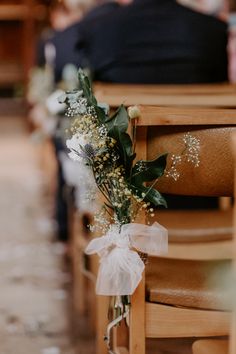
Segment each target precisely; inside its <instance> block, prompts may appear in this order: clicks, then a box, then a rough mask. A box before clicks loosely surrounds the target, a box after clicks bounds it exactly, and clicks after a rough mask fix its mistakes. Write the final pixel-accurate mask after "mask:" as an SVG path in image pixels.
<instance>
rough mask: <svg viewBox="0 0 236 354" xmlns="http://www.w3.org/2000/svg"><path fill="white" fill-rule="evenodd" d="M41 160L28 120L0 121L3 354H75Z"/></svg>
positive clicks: (64, 279) (65, 277) (61, 262)
mask: <svg viewBox="0 0 236 354" xmlns="http://www.w3.org/2000/svg"><path fill="white" fill-rule="evenodd" d="M38 158H39V156H38V155H37V149H36V147H35V146H34V145H33V144H32V142H31V141H30V138H29V134H28V133H27V129H26V124H25V123H24V117H14V116H6V117H0V196H1V197H0V288H1V293H0V354H75V353H77V351H75V350H74V348H75V347H74V345H72V344H74V340H72V338H71V327H70V326H71V324H70V320H69V318H70V316H69V306H68V304H69V303H70V301H69V291H68V289H69V288H70V281H71V279H70V274H69V272H68V271H67V269H66V267H65V264H64V247H63V245H62V244H60V243H58V242H55V241H52V229H51V222H50V221H49V218H48V213H47V206H46V205H45V201H44V197H43V193H42V189H43V183H42V181H43V179H42V173H41V172H40V170H39V160H38ZM86 348H87V347H86ZM86 348H85V349H84V350H83V348H82V347H81V351H80V350H79V354H80V353H81V354H92V352H91V351H88V350H87V349H86Z"/></svg>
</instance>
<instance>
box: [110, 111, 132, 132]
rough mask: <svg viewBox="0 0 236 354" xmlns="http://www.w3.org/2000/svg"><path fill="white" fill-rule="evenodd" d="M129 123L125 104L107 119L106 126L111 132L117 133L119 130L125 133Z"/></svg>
mask: <svg viewBox="0 0 236 354" xmlns="http://www.w3.org/2000/svg"><path fill="white" fill-rule="evenodd" d="M128 125H129V116H128V113H127V111H126V109H125V107H124V106H123V105H121V106H120V107H119V108H118V109H117V111H116V112H115V113H114V114H113V115H112V116H111V117H108V118H107V120H106V126H107V129H108V132H109V133H110V134H116V132H117V130H119V131H120V132H123V133H125V132H126V131H127V129H128Z"/></svg>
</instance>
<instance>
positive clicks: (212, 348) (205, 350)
mask: <svg viewBox="0 0 236 354" xmlns="http://www.w3.org/2000/svg"><path fill="white" fill-rule="evenodd" d="M228 347H229V343H228V341H227V340H226V339H201V340H197V341H196V342H195V343H193V354H228Z"/></svg>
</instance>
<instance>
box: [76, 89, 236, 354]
mask: <svg viewBox="0 0 236 354" xmlns="http://www.w3.org/2000/svg"><path fill="white" fill-rule="evenodd" d="M94 92H95V96H96V98H97V100H98V101H99V102H105V103H107V104H109V105H110V107H111V108H112V109H116V108H117V107H118V106H119V105H120V104H121V103H123V104H124V105H125V106H127V107H129V106H131V105H138V108H139V112H140V115H139V118H138V119H135V120H133V122H132V124H133V125H134V124H135V129H136V151H137V155H138V157H139V159H142V158H143V159H148V160H150V159H152V158H154V157H155V156H156V155H158V154H159V153H163V152H166V151H168V152H172V153H178V151H179V149H180V143H179V141H180V140H181V139H182V137H183V135H184V134H186V133H188V132H191V134H192V135H194V136H195V137H197V138H198V139H199V141H200V164H199V167H197V168H194V167H193V166H191V165H190V164H187V163H185V164H183V166H181V170H180V173H181V178H180V179H179V180H178V181H176V182H175V183H173V182H172V181H171V182H170V180H169V179H167V178H166V179H165V180H164V181H162V182H161V181H160V182H159V183H158V185H157V188H158V190H159V191H160V192H162V193H170V194H174V195H179V196H181V195H182V196H186V195H187V196H192V197H193V198H194V197H197V196H214V197H219V208H218V209H214V210H184V211H183V210H168V209H167V210H160V211H157V212H156V216H155V220H154V221H158V222H159V223H160V224H162V225H164V226H165V227H166V228H168V229H169V253H168V256H167V257H165V258H164V257H162V258H153V257H150V258H149V262H148V265H147V267H146V274H144V275H143V280H142V282H141V284H140V285H139V287H138V288H137V290H136V292H135V293H134V295H133V296H132V298H131V310H130V316H129V319H128V321H126V322H127V323H126V324H124V323H122V325H121V326H118V327H117V328H115V330H113V340H112V345H113V351H114V353H117V354H118V353H120V354H127V353H129V354H145V353H146V349H145V348H146V344H145V343H146V338H194V339H195V340H193V342H194V343H193V347H192V350H193V354H206V353H207V354H211V353H212V354H228V353H229V354H235V353H236V324H235V322H236V320H235V318H236V314H235V313H233V312H232V310H231V308H230V306H229V303H227V301H226V302H222V297H224V296H225V294H224V293H230V292H236V288H235V287H233V285H234V284H233V280H232V279H233V278H231V281H229V282H228V283H227V284H226V285H225V288H224V289H223V290H222V289H220V288H219V287H218V288H217V290H216V288H215V286H213V285H212V284H211V282H208V281H207V279H208V276H210V273H211V274H212V272H214V274H216V275H217V277H219V279H222V272H229V269H232V270H233V271H234V272H235V270H234V269H235V266H234V267H233V266H232V264H234V265H235V264H236V234H235V230H234V228H233V219H234V224H235V222H236V221H235V220H236V209H235V210H234V211H233V207H232V204H233V203H232V199H233V195H234V189H236V187H235V186H236V178H235V177H234V176H236V167H235V166H236V110H235V107H236V86H235V85H228V84H219V85H216V84H214V85H213V84H212V85H210V84H208V85H188V86H186V85H183V86H176V85H168V86H162V85H158V86H155V85H150V86H145V85H121V84H103V83H96V84H95V85H94ZM131 129H132V126H131ZM234 181H235V183H234ZM233 214H234V216H233ZM72 215H73V217H72V219H71V240H70V242H71V249H72V252H71V257H72V263H73V283H74V288H73V289H74V291H73V304H74V309H75V313H76V315H79V316H80V315H81V316H82V315H83V316H84V315H85V314H86V315H87V317H88V323H89V328H90V330H91V332H92V333H94V334H95V336H96V354H105V353H107V352H108V351H107V347H106V343H105V342H104V340H103V336H104V334H105V332H106V327H107V324H108V320H107V312H108V306H109V299H108V298H107V297H104V296H96V295H95V292H94V284H95V278H96V272H97V269H98V259H97V257H96V256H92V257H89V258H88V257H87V256H86V255H85V254H84V252H83V250H84V249H85V247H86V245H87V243H88V242H89V240H90V239H91V237H93V235H91V233H90V231H89V230H88V228H87V225H88V223H89V221H90V219H91V218H92V215H90V214H89V213H86V214H84V213H81V212H80V210H74V209H73V213H72ZM138 222H141V223H145V216H144V215H141V216H140V220H138ZM225 274H226V273H225ZM227 274H228V273H227ZM223 278H224V273H223Z"/></svg>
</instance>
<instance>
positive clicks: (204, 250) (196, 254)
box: [167, 240, 233, 260]
mask: <svg viewBox="0 0 236 354" xmlns="http://www.w3.org/2000/svg"><path fill="white" fill-rule="evenodd" d="M209 245H210V247H209ZM232 253H233V250H232V241H231V240H228V241H219V242H211V243H210V244H209V242H201V243H193V244H190V243H180V244H177V243H169V247H168V255H167V257H168V258H176V259H202V260H204V259H213V260H214V259H232Z"/></svg>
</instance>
